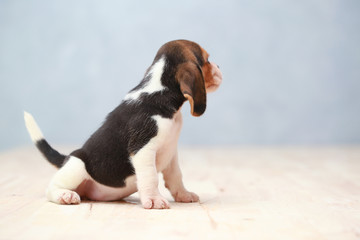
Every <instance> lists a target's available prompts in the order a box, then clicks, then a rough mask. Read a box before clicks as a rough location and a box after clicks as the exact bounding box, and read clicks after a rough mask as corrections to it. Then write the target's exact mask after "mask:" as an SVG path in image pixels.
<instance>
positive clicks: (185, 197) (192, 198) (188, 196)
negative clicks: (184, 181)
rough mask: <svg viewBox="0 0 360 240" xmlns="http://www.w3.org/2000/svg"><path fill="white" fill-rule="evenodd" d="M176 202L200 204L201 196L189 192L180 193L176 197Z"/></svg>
mask: <svg viewBox="0 0 360 240" xmlns="http://www.w3.org/2000/svg"><path fill="white" fill-rule="evenodd" d="M174 198H175V201H176V202H183V203H191V202H198V201H199V196H198V195H196V194H195V193H193V192H188V191H186V190H185V191H179V192H177V193H176V195H175V197H174Z"/></svg>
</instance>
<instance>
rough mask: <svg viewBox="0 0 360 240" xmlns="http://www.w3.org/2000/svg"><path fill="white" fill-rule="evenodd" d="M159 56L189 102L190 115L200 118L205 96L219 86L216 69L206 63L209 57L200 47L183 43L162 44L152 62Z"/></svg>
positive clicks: (186, 42) (220, 77)
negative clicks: (162, 57)
mask: <svg viewBox="0 0 360 240" xmlns="http://www.w3.org/2000/svg"><path fill="white" fill-rule="evenodd" d="M163 55H165V56H166V59H167V64H168V65H169V68H171V71H172V72H173V74H174V77H175V81H176V83H177V86H178V88H179V89H180V91H181V93H182V94H183V96H184V97H185V98H186V99H187V100H188V101H189V102H190V105H191V114H192V115H193V116H201V115H202V114H203V113H204V112H205V109H206V93H209V92H213V91H215V90H216V89H217V88H218V87H219V85H220V84H221V82H222V74H221V71H220V69H219V67H218V66H217V65H216V64H215V63H212V62H210V61H209V54H208V53H207V52H206V51H205V50H204V49H203V48H202V47H200V46H199V45H198V44H197V43H195V42H191V41H187V40H176V41H172V42H168V43H166V44H164V45H163V46H162V47H161V48H160V49H159V51H158V54H157V56H156V58H160V57H161V56H163ZM156 58H155V59H156Z"/></svg>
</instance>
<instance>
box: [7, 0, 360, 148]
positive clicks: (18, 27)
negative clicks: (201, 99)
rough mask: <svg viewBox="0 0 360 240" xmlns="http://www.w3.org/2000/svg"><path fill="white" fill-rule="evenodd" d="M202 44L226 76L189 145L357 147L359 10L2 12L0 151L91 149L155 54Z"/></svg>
mask: <svg viewBox="0 0 360 240" xmlns="http://www.w3.org/2000/svg"><path fill="white" fill-rule="evenodd" d="M179 38H184V39H189V40H193V41H196V42H198V43H200V44H201V45H202V46H203V47H204V48H205V49H206V50H207V51H208V52H209V53H210V54H211V60H212V61H215V62H216V63H217V64H218V65H220V67H221V70H222V72H223V75H224V82H223V85H222V86H221V88H220V89H219V90H218V91H217V92H215V93H213V94H211V95H209V97H208V108H207V111H206V113H205V115H204V116H203V117H201V118H194V117H191V116H190V114H189V107H188V104H186V106H185V108H184V109H183V113H184V121H185V122H184V128H183V131H182V136H181V140H180V142H181V144H182V145H236V144H243V145H253V144H265V145H267V144H286V145H292V144H303V145H311V144H356V143H359V142H360V126H359V125H360V124H359V123H360V106H359V103H360V2H359V1H358V0H354V1H347V0H304V1H288V0H274V1H268V0H263V1H261V0H249V1H240V0H236V1H218V0H217V1H211V0H206V1H204V0H198V1H193V0H183V1H176V2H174V1H126V2H125V1H117V0H109V1H89V0H81V1H64V0H62V1H48V0H43V1H40V0H33V1H28V0H23V1H19V0H9V1H6V0H2V1H0V110H1V112H0V114H1V116H0V150H5V149H9V148H14V147H18V146H23V145H28V144H30V138H29V136H28V135H27V132H26V130H25V127H24V123H23V110H27V111H29V112H30V113H32V114H33V115H34V116H35V118H36V119H37V121H38V123H39V125H40V127H41V128H42V130H43V132H44V134H45V136H47V138H48V140H49V141H50V143H54V144H77V145H80V144H82V143H83V142H84V141H85V140H86V139H87V138H88V137H89V135H90V134H91V133H92V132H93V131H94V130H96V129H97V128H98V127H99V126H100V124H101V122H102V121H103V119H104V118H105V116H106V114H107V113H108V112H109V111H111V110H112V109H113V108H114V107H115V106H116V105H117V104H119V103H120V101H121V99H122V98H123V97H124V96H125V94H126V93H127V92H128V91H129V90H130V89H131V88H132V87H134V86H135V85H136V84H137V83H138V82H139V81H140V80H141V78H142V76H143V74H144V72H145V70H146V68H147V67H148V66H149V65H150V64H151V62H152V60H153V57H154V56H155V53H156V51H157V50H158V48H159V47H160V46H161V45H162V44H163V43H165V42H167V41H169V40H173V39H179Z"/></svg>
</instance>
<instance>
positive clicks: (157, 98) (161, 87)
mask: <svg viewBox="0 0 360 240" xmlns="http://www.w3.org/2000/svg"><path fill="white" fill-rule="evenodd" d="M208 58H209V54H208V53H207V52H206V51H205V50H204V49H203V48H202V47H200V46H199V45H198V44H197V43H195V42H191V41H187V40H177V41H171V42H168V43H166V44H164V45H163V46H162V47H161V48H160V49H159V51H158V52H157V54H156V56H155V59H154V61H153V63H152V64H151V66H150V67H149V68H148V70H147V71H146V73H145V76H144V78H143V80H142V81H141V82H140V84H139V85H137V86H136V87H135V88H133V89H132V90H131V91H130V92H129V93H128V94H127V95H126V96H125V98H124V99H123V100H122V102H121V103H120V105H119V106H118V107H116V108H115V109H114V110H113V111H112V112H110V113H109V114H108V116H107V118H106V120H105V122H104V123H103V125H102V126H101V127H100V128H99V129H98V130H97V131H96V132H95V133H93V134H92V136H91V137H90V138H89V139H88V140H87V141H86V142H85V144H84V145H83V146H82V147H81V148H80V149H77V150H75V151H73V152H72V153H70V155H68V156H66V155H63V154H61V153H59V152H57V151H56V150H54V149H53V148H52V147H51V146H50V145H49V144H48V142H47V141H46V140H45V139H44V137H43V134H42V133H41V130H40V129H39V127H38V125H37V124H36V122H35V120H34V118H33V117H32V116H31V115H30V114H29V113H26V112H25V113H24V117H25V124H26V127H27V129H28V131H29V134H30V136H31V139H32V141H33V142H34V143H35V144H36V147H37V148H38V149H39V150H40V152H41V153H42V154H43V155H44V157H45V158H46V159H47V160H48V161H49V162H50V163H51V164H53V165H55V166H56V167H57V168H59V170H58V171H57V172H56V174H55V175H54V177H53V178H52V180H51V182H50V184H49V186H48V189H47V192H46V196H47V198H48V200H49V201H51V202H54V203H58V204H79V203H80V199H81V197H82V198H87V199H90V200H95V201H113V200H119V199H122V198H124V197H127V196H129V195H131V194H132V193H134V192H136V191H138V192H139V195H140V200H141V204H142V206H143V207H144V208H146V209H166V208H169V202H168V201H167V200H166V199H165V198H164V197H163V196H161V194H160V192H159V190H158V173H159V172H161V173H163V177H164V181H165V186H166V187H167V188H168V189H169V191H170V192H171V194H172V196H173V197H174V199H175V201H176V202H196V201H199V197H198V196H197V195H196V194H195V193H192V192H189V191H187V190H186V189H185V187H184V184H183V181H182V175H181V171H180V168H179V163H178V153H177V142H178V138H179V134H180V130H181V127H182V116H181V112H180V109H181V106H182V105H183V104H184V102H185V101H187V100H188V101H189V103H190V106H191V114H192V115H193V116H201V115H202V114H203V113H204V111H205V108H206V93H208V92H213V91H215V90H216V89H217V88H218V87H219V85H220V84H221V81H222V74H221V72H220V70H219V67H218V66H217V65H216V64H214V63H212V62H209V60H208Z"/></svg>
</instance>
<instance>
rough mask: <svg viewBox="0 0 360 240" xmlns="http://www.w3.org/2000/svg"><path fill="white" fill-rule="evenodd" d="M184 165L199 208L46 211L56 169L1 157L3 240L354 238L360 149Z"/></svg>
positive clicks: (130, 201)
mask: <svg viewBox="0 0 360 240" xmlns="http://www.w3.org/2000/svg"><path fill="white" fill-rule="evenodd" d="M63 150H65V151H66V152H69V151H70V150H71V149H70V148H63ZM67 150H68V151H67ZM180 159H181V166H182V171H183V175H184V181H185V185H186V186H187V188H188V189H189V190H191V191H194V192H196V193H198V194H199V196H200V199H201V202H200V203H192V204H181V203H174V202H171V209H169V210H144V209H142V208H141V206H140V204H139V200H138V195H137V194H134V195H132V196H130V197H129V198H127V199H125V200H124V201H118V202H91V201H85V202H82V203H81V204H80V205H71V206H61V205H56V204H53V203H49V202H47V201H46V198H45V194H44V192H45V189H46V186H47V183H48V182H49V181H50V178H51V176H52V175H53V174H54V172H55V171H56V169H54V168H53V167H52V166H50V165H49V164H48V163H46V161H45V160H43V159H42V158H41V156H40V154H39V153H37V152H36V150H35V149H34V148H21V149H17V150H13V151H9V152H5V153H2V154H0V239H64V238H66V239H75V238H87V239H106V238H110V239H113V238H124V237H127V238H132V239H148V238H149V237H151V238H156V239H317V240H318V239H342V240H343V239H359V238H360V147H359V146H354V147H328V148H324V147H323V148H304V147H303V148H299V147H298V148H291V147H287V148H286V147H284V148H212V149H207V148H200V149H191V148H183V149H182V150H180ZM160 179H161V178H160ZM160 186H161V188H160V191H161V192H162V193H163V194H164V195H165V196H166V197H167V198H168V199H169V200H172V199H171V197H170V194H169V193H168V192H167V190H166V189H165V188H164V187H163V182H162V181H161V183H160Z"/></svg>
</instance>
